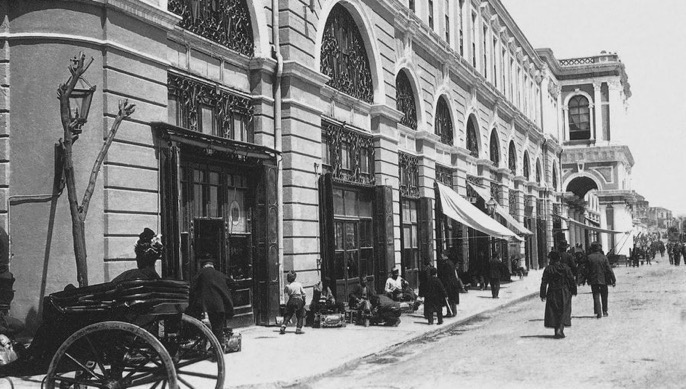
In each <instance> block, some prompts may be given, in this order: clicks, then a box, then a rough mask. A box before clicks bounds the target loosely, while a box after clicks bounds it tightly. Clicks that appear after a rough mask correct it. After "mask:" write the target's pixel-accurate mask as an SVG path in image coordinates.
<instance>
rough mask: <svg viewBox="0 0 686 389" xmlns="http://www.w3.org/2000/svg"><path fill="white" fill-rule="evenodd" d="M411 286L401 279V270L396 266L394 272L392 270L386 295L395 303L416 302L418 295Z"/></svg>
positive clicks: (387, 282)
mask: <svg viewBox="0 0 686 389" xmlns="http://www.w3.org/2000/svg"><path fill="white" fill-rule="evenodd" d="M409 285H410V284H409V283H408V282H407V281H405V280H404V279H403V278H402V277H400V268H399V267H398V266H395V267H394V268H393V270H391V276H390V277H388V279H387V280H386V286H385V288H384V292H385V293H386V296H388V297H390V298H392V299H393V300H394V301H414V300H416V299H417V295H416V294H415V293H414V291H413V290H412V288H410V287H409ZM415 309H416V307H415Z"/></svg>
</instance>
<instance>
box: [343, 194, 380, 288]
mask: <svg viewBox="0 0 686 389" xmlns="http://www.w3.org/2000/svg"><path fill="white" fill-rule="evenodd" d="M333 198H334V261H333V262H334V263H333V276H334V279H335V282H336V290H335V294H336V297H337V298H338V299H342V300H341V301H345V300H346V299H347V296H348V294H350V292H351V291H352V288H353V287H354V286H355V285H356V284H357V283H358V280H359V278H360V277H366V276H373V275H374V274H375V273H374V266H375V263H374V247H373V243H374V242H373V230H372V193H371V191H367V190H353V189H343V188H334V189H333ZM332 289H333V288H332Z"/></svg>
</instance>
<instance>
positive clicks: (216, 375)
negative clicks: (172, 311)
mask: <svg viewBox="0 0 686 389" xmlns="http://www.w3.org/2000/svg"><path fill="white" fill-rule="evenodd" d="M181 325H182V330H181V335H180V337H179V339H178V340H177V345H178V347H177V348H176V351H175V352H171V354H172V359H173V360H174V366H175V367H176V375H177V378H178V382H179V387H180V388H183V389H185V388H188V389H206V388H215V389H221V388H223V387H224V379H225V376H226V372H225V365H224V352H223V349H222V346H221V344H220V343H219V340H218V339H217V337H215V336H214V334H213V333H212V331H211V330H210V329H209V328H207V326H206V325H204V324H203V323H202V322H201V321H200V320H198V319H195V318H193V317H191V316H188V315H185V314H184V315H183V316H182V317H181ZM169 349H171V348H169Z"/></svg>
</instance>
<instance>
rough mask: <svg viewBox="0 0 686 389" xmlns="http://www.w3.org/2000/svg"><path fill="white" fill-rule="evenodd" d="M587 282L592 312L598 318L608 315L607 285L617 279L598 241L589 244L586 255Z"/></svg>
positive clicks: (614, 282)
mask: <svg viewBox="0 0 686 389" xmlns="http://www.w3.org/2000/svg"><path fill="white" fill-rule="evenodd" d="M587 282H588V284H589V285H591V292H593V313H595V315H596V317H597V318H598V319H600V318H602V317H603V316H607V315H608V301H607V300H608V293H607V286H608V285H612V286H613V287H614V286H615V284H616V282H617V280H616V278H615V273H614V271H612V267H611V266H610V261H609V260H608V259H607V257H606V256H605V255H604V254H603V253H602V247H601V246H600V243H598V242H593V243H592V244H591V254H590V255H589V256H588V277H587Z"/></svg>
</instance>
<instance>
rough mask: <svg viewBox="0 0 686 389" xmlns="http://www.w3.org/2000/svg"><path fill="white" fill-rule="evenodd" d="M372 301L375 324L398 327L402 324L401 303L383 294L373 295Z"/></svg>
mask: <svg viewBox="0 0 686 389" xmlns="http://www.w3.org/2000/svg"><path fill="white" fill-rule="evenodd" d="M370 302H371V303H372V318H371V322H372V323H373V324H383V325H385V326H390V327H397V326H398V325H399V324H400V303H398V302H397V301H393V300H391V299H390V298H389V297H388V296H386V295H383V294H379V295H372V296H371V298H370Z"/></svg>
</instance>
